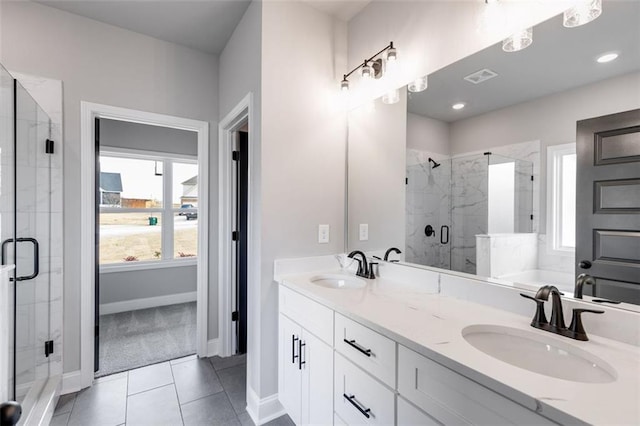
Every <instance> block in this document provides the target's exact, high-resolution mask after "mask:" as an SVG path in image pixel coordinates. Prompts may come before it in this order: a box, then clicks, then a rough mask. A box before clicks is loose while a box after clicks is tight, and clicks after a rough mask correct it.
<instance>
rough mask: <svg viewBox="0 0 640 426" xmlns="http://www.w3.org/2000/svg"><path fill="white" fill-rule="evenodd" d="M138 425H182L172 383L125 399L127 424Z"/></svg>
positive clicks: (129, 425) (130, 425) (128, 425)
mask: <svg viewBox="0 0 640 426" xmlns="http://www.w3.org/2000/svg"><path fill="white" fill-rule="evenodd" d="M138 425H145V426H146V425H149V426H160V425H168V426H175V425H182V416H181V414H180V406H179V405H178V397H177V395H176V390H175V387H174V386H173V385H172V384H171V385H167V386H163V387H161V388H157V389H152V390H150V391H146V392H142V393H138V394H135V395H131V396H130V397H129V398H128V399H127V426H138Z"/></svg>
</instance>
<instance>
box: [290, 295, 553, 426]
mask: <svg viewBox="0 0 640 426" xmlns="http://www.w3.org/2000/svg"><path fill="white" fill-rule="evenodd" d="M279 318H280V336H279V367H280V371H279V393H280V395H279V398H280V402H281V403H282V405H283V406H284V408H285V409H286V410H287V413H288V414H289V416H290V417H291V419H292V420H293V421H294V422H295V423H296V424H298V425H300V424H321V425H330V424H335V425H343V424H345V425H394V424H395V425H402V426H404V425H471V424H479V425H497V424H500V425H507V424H514V425H515V424H535V425H546V424H555V423H553V422H552V421H550V420H549V419H547V418H545V417H543V416H541V415H539V414H538V413H536V412H534V411H532V410H530V409H528V408H526V407H524V406H522V405H520V404H518V403H516V402H513V401H512V400H510V399H508V398H505V397H504V396H502V395H500V394H498V393H496V392H494V391H492V390H490V389H488V388H486V387H484V386H482V385H480V384H478V383H476V382H474V381H473V380H470V379H468V378H466V377H464V376H462V375H461V374H459V373H457V372H455V371H454V370H451V369H449V368H447V367H445V366H443V365H441V364H439V363H437V362H435V361H433V360H431V359H429V358H427V357H425V356H423V355H421V354H419V353H417V352H415V351H413V350H411V349H408V348H407V347H405V346H403V345H402V344H400V343H398V342H396V341H395V340H393V339H391V338H389V337H387V336H385V335H383V334H381V333H379V332H378V331H374V330H372V329H370V328H368V327H366V326H364V325H362V324H361V323H359V322H357V321H355V320H353V319H351V318H348V317H347V316H345V315H342V314H340V313H338V312H334V311H333V310H332V309H330V308H328V307H326V306H324V305H322V304H320V303H318V302H315V301H313V300H311V299H309V298H307V297H305V296H303V295H302V294H300V293H298V292H296V291H293V290H291V289H289V288H288V287H286V286H282V285H281V286H280V316H279Z"/></svg>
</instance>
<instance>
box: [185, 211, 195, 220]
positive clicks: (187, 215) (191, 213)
mask: <svg viewBox="0 0 640 426" xmlns="http://www.w3.org/2000/svg"><path fill="white" fill-rule="evenodd" d="M184 215H185V216H186V218H187V220H191V219H197V218H198V212H186V213H185V214H184Z"/></svg>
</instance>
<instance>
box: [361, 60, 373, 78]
mask: <svg viewBox="0 0 640 426" xmlns="http://www.w3.org/2000/svg"><path fill="white" fill-rule="evenodd" d="M361 75H362V78H363V79H370V78H371V77H372V69H371V67H370V66H369V64H368V63H367V62H365V63H364V65H363V66H362V71H361Z"/></svg>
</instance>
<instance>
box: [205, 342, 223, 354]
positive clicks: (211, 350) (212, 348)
mask: <svg viewBox="0 0 640 426" xmlns="http://www.w3.org/2000/svg"><path fill="white" fill-rule="evenodd" d="M219 354H220V339H211V340H209V341H208V342H207V356H216V355H219Z"/></svg>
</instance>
